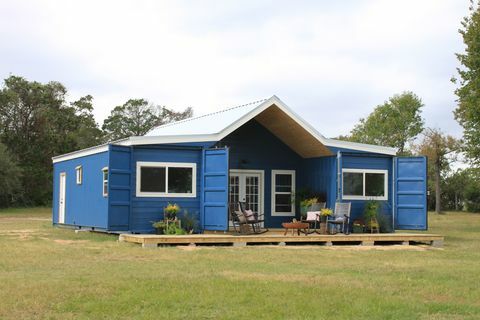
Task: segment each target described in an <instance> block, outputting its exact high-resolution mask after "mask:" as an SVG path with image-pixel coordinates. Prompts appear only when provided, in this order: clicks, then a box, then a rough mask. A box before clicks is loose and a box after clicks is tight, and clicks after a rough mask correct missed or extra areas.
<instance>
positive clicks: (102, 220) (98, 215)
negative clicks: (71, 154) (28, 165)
mask: <svg viewBox="0 0 480 320" xmlns="http://www.w3.org/2000/svg"><path fill="white" fill-rule="evenodd" d="M108 161H109V154H108V152H102V153H98V154H94V155H90V156H85V157H81V158H77V159H72V160H67V161H62V162H57V163H55V164H54V165H53V210H52V211H53V223H55V224H56V223H58V197H59V181H60V173H61V172H65V173H66V190H65V224H68V225H76V226H83V227H94V228H100V229H107V227H108V221H107V220H108V219H107V212H108V198H105V197H103V190H102V188H103V172H102V168H104V167H107V166H108ZM80 165H81V166H82V169H83V182H82V184H80V185H77V184H76V171H75V167H77V166H80Z"/></svg>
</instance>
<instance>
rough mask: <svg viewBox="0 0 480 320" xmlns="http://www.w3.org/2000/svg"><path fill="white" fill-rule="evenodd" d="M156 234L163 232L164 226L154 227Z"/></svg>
mask: <svg viewBox="0 0 480 320" xmlns="http://www.w3.org/2000/svg"><path fill="white" fill-rule="evenodd" d="M155 231H156V232H157V234H165V228H155Z"/></svg>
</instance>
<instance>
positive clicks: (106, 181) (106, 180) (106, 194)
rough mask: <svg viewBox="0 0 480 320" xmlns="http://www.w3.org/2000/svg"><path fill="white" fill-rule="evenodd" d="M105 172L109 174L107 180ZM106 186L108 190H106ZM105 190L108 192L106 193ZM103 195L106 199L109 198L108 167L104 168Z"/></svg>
mask: <svg viewBox="0 0 480 320" xmlns="http://www.w3.org/2000/svg"><path fill="white" fill-rule="evenodd" d="M105 171H106V172H107V178H106V179H105ZM105 185H106V186H107V188H105ZM105 189H106V190H107V192H105ZM102 195H103V196H104V197H105V198H106V197H108V167H104V168H102Z"/></svg>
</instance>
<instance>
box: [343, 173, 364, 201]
mask: <svg viewBox="0 0 480 320" xmlns="http://www.w3.org/2000/svg"><path fill="white" fill-rule="evenodd" d="M343 194H344V195H346V196H363V173H359V172H344V173H343Z"/></svg>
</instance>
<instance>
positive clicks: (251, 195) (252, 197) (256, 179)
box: [228, 170, 264, 215]
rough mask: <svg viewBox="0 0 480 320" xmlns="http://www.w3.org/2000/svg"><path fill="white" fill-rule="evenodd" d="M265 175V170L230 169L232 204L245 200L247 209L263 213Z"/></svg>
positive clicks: (230, 201) (230, 197) (230, 196)
mask: <svg viewBox="0 0 480 320" xmlns="http://www.w3.org/2000/svg"><path fill="white" fill-rule="evenodd" d="M263 177H264V173H263V170H230V184H229V185H230V186H229V195H228V196H229V203H230V205H231V206H235V205H237V204H238V202H239V201H240V202H245V203H246V205H247V208H246V209H250V210H252V211H253V212H255V213H256V214H258V215H263V194H264V192H263V180H264V179H263ZM232 208H233V207H232ZM235 209H236V210H238V209H237V208H235Z"/></svg>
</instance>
